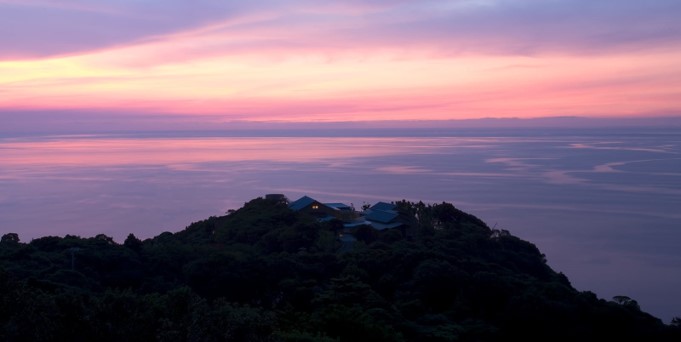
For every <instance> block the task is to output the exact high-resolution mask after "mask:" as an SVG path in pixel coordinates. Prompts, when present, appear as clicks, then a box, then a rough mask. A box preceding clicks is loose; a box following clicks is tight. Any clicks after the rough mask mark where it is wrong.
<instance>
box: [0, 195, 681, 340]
mask: <svg viewBox="0 0 681 342" xmlns="http://www.w3.org/2000/svg"><path fill="white" fill-rule="evenodd" d="M397 205H398V208H399V211H400V215H401V217H402V219H403V220H404V222H406V223H407V225H406V226H405V227H403V228H399V229H389V230H385V231H375V230H373V229H371V228H369V227H368V226H367V227H360V228H359V229H358V231H357V232H356V236H357V238H358V241H357V242H356V243H355V244H354V245H353V246H352V248H347V246H344V248H342V246H341V243H340V242H339V241H338V239H337V234H338V232H339V230H340V229H341V228H342V224H340V222H325V223H320V222H318V221H316V220H315V219H313V218H311V217H306V216H305V215H304V214H299V213H294V212H292V211H291V210H289V209H288V207H287V206H286V205H285V204H281V203H277V202H274V201H268V200H265V199H261V198H258V199H255V200H252V201H250V202H249V203H246V204H245V205H244V207H243V208H241V209H239V210H237V211H236V212H234V213H232V214H230V215H227V216H223V217H211V218H209V219H207V220H205V221H200V222H196V223H193V224H192V225H190V226H189V227H187V228H186V229H185V230H183V231H181V232H178V233H175V234H173V233H169V232H166V233H163V234H160V235H159V236H157V237H155V238H153V239H148V240H144V241H141V240H139V239H138V238H136V237H135V236H134V235H133V234H130V235H129V236H128V238H127V239H126V240H125V242H124V243H123V244H117V243H115V242H114V241H113V240H112V239H111V238H109V237H107V236H104V235H98V236H96V237H93V238H81V237H76V236H69V235H67V236H65V237H63V238H62V237H53V236H48V237H43V238H39V239H35V240H33V241H31V242H30V243H22V242H20V241H19V236H17V235H16V234H6V235H5V236H3V238H2V242H0V340H3V341H20V340H60V341H69V340H70V341H92V340H98V341H121V340H126V341H136V340H139V341H150V340H159V341H178V340H179V341H182V340H189V341H225V340H229V341H339V340H340V341H508V340H526V341H527V340H530V341H532V340H553V341H556V340H557V341H576V340H582V341H589V340H597V339H598V340H601V339H607V340H612V339H617V338H627V339H628V340H630V339H632V338H633V339H634V340H648V341H652V340H655V341H664V340H669V341H679V340H681V338H680V337H681V328H680V327H679V325H680V324H672V325H664V324H663V323H662V322H661V321H660V320H658V319H656V318H654V317H652V316H650V315H649V314H647V313H644V312H642V311H640V309H639V308H638V305H637V304H636V302H635V301H634V300H633V299H630V298H628V297H624V296H620V297H618V298H616V299H615V300H613V301H606V300H603V299H599V298H597V297H596V295H594V294H593V293H591V292H579V291H577V290H575V289H574V288H572V286H571V285H570V283H569V281H568V279H567V278H566V277H565V276H564V275H562V274H560V273H556V272H554V271H553V270H552V269H551V268H550V267H549V266H547V264H546V261H545V258H544V256H543V255H542V254H541V253H540V251H539V250H538V249H537V248H536V247H535V246H534V245H533V244H531V243H529V242H527V241H523V240H521V239H519V238H517V237H514V236H512V235H511V234H509V233H508V232H506V231H496V230H492V229H490V228H489V227H487V226H486V225H485V223H483V222H482V221H480V220H479V219H477V218H476V217H474V216H472V215H469V214H466V213H464V212H462V211H460V210H458V209H456V208H455V207H454V206H452V205H451V204H448V203H442V204H437V205H425V204H423V203H410V202H406V201H402V202H398V203H397Z"/></svg>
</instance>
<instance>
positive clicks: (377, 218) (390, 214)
mask: <svg viewBox="0 0 681 342" xmlns="http://www.w3.org/2000/svg"><path fill="white" fill-rule="evenodd" d="M398 215H399V214H397V212H396V211H392V210H373V209H372V210H369V211H368V212H367V214H366V215H365V216H364V218H365V219H366V220H367V221H373V222H380V223H390V222H392V221H393V220H395V219H396V218H397V216H398Z"/></svg>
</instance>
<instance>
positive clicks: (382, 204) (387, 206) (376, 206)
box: [371, 202, 397, 211]
mask: <svg viewBox="0 0 681 342" xmlns="http://www.w3.org/2000/svg"><path fill="white" fill-rule="evenodd" d="M371 209H372V210H383V211H390V210H395V209H397V206H396V205H394V204H392V203H386V202H378V203H376V204H374V205H373V206H372V207H371Z"/></svg>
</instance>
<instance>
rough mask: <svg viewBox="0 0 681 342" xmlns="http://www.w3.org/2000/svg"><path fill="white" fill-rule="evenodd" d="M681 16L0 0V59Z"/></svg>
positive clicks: (520, 42)
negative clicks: (226, 37)
mask: <svg viewBox="0 0 681 342" xmlns="http://www.w3.org/2000/svg"><path fill="white" fill-rule="evenodd" d="M680 15H681V2H679V1H676V0H657V1H645V2H643V1H632V0H602V1H587V0H570V1H568V0H553V1H548V0H543V1H537V0H519V1H503V0H497V1H473V0H469V1H464V0H461V1H418V2H414V1H401V0H383V1H360V0H353V1H325V2H318V1H293V0H279V1H277V0H269V1H258V2H257V3H253V2H243V1H199V2H191V3H190V2H185V1H163V2H160V1H117V2H115V3H105V4H102V3H100V2H94V1H84V0H71V1H58V2H55V1H53V2H45V1H35V0H27V1H17V0H4V1H3V0H0V46H2V48H0V59H12V58H26V57H28V58H30V57H43V56H51V55H64V54H73V53H79V52H82V51H90V50H96V49H101V48H105V47H109V46H115V45H125V44H130V43H132V42H139V41H148V40H154V39H157V38H158V37H160V36H163V35H168V34H172V33H176V32H182V31H190V30H195V29H199V28H201V27H205V26H207V25H211V24H215V23H225V22H227V21H230V20H231V21H234V24H233V25H227V26H223V27H222V31H223V32H224V33H225V34H229V33H234V32H241V33H243V32H253V33H261V32H264V35H263V36H261V37H260V39H254V40H245V41H237V42H234V41H232V42H230V44H231V47H235V48H236V49H237V50H239V49H253V50H255V51H257V50H259V49H263V50H269V49H273V48H274V49H278V50H279V49H292V50H293V51H296V50H298V49H305V50H307V49H345V48H347V49H350V48H353V49H354V48H363V47H366V48H370V47H375V46H379V47H386V46H387V47H392V48H400V47H402V48H423V47H426V48H430V49H434V50H437V51H440V52H443V53H448V54H449V53H451V54H455V53H501V54H534V53H542V52H560V53H594V52H603V51H612V50H625V51H628V50H631V49H650V48H660V47H662V48H664V47H669V46H673V47H675V48H676V47H678V44H679V42H681V21H679V20H678V18H679V16H680ZM249 18H250V19H249ZM246 19H248V20H246ZM275 32H276V33H279V34H276V35H275V34H272V33H275ZM246 36H247V37H248V35H246ZM218 45H219V44H218ZM203 50H204V49H198V52H200V51H203Z"/></svg>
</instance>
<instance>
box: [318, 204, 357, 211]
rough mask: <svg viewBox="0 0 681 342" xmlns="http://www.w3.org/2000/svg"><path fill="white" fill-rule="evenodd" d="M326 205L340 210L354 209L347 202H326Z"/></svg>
mask: <svg viewBox="0 0 681 342" xmlns="http://www.w3.org/2000/svg"><path fill="white" fill-rule="evenodd" d="M324 205H325V206H327V207H331V208H334V209H338V210H352V207H351V206H349V205H347V204H345V203H324Z"/></svg>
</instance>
